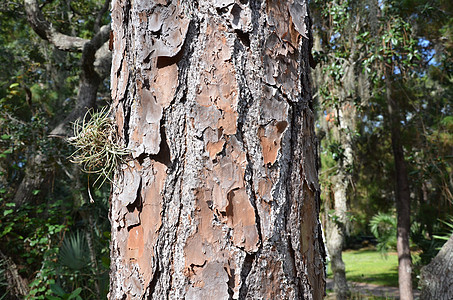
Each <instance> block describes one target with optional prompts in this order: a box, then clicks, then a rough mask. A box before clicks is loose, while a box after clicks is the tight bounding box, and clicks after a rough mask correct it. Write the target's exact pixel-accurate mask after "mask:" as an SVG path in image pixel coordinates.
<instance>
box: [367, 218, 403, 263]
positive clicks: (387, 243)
mask: <svg viewBox="0 0 453 300" xmlns="http://www.w3.org/2000/svg"><path fill="white" fill-rule="evenodd" d="M396 223H397V220H396V217H395V214H394V213H381V212H380V213H377V214H376V215H374V216H373V217H372V218H371V220H370V229H371V233H372V234H373V235H374V236H375V237H376V239H377V241H378V244H377V249H378V250H379V252H381V253H382V254H387V252H388V251H389V250H395V249H396Z"/></svg>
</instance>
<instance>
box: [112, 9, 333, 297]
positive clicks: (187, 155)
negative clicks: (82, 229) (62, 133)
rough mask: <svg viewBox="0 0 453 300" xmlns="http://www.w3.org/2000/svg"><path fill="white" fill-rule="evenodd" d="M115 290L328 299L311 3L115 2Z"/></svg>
mask: <svg viewBox="0 0 453 300" xmlns="http://www.w3.org/2000/svg"><path fill="white" fill-rule="evenodd" d="M112 20H113V21H112V28H113V49H114V50H113V51H114V52H113V63H112V77H111V88H112V97H113V101H114V102H113V108H114V111H115V112H116V113H115V114H116V121H117V125H118V135H119V136H120V138H121V140H122V142H123V143H124V145H125V146H127V147H128V148H129V149H130V150H131V151H132V155H131V158H130V160H129V161H128V162H127V163H125V164H123V165H122V166H120V167H119V169H118V172H117V173H116V175H115V180H114V181H115V183H114V184H113V191H112V201H111V209H110V220H111V224H112V241H111V258H112V259H111V261H112V263H111V273H110V278H111V282H110V294H109V299H144V298H146V299H148V298H153V299H322V298H323V296H324V292H325V274H324V253H323V249H324V246H323V244H322V238H321V231H320V228H319V221H318V212H319V186H318V180H317V170H316V152H315V151H316V137H315V134H314V128H313V122H314V115H313V111H312V107H311V105H312V102H311V88H310V84H309V81H308V75H309V74H308V73H309V64H308V59H309V55H308V53H309V51H310V47H311V46H310V41H309V39H307V37H310V32H309V31H308V28H310V27H309V26H310V24H309V17H308V12H307V9H306V2H304V1H289V2H287V3H286V2H285V3H283V4H281V3H280V4H277V3H276V2H273V1H267V2H265V3H260V2H257V1H233V0H223V1H221V0H217V1H198V2H193V3H192V2H182V3H179V2H176V1H170V0H168V1H163V0H160V1H158V0H156V1H144V0H136V1H127V0H125V1H124V0H123V1H121V0H117V1H113V4H112Z"/></svg>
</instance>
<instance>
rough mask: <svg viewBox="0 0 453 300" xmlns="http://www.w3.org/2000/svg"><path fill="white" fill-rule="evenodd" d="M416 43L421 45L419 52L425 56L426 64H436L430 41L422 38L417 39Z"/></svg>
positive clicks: (434, 52)
mask: <svg viewBox="0 0 453 300" xmlns="http://www.w3.org/2000/svg"><path fill="white" fill-rule="evenodd" d="M418 45H419V46H420V47H421V53H422V55H423V56H425V57H426V61H428V65H430V66H438V65H439V63H438V62H437V61H436V58H435V57H434V55H435V54H436V50H435V49H434V47H432V45H431V43H430V41H428V40H427V39H424V38H419V39H418Z"/></svg>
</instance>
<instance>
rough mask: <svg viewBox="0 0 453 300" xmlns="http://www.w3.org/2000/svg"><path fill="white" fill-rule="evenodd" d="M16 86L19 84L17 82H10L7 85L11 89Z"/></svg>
mask: <svg viewBox="0 0 453 300" xmlns="http://www.w3.org/2000/svg"><path fill="white" fill-rule="evenodd" d="M18 86H19V83H17V82H15V83H13V84H11V85H10V86H9V88H10V89H13V88H15V87H18Z"/></svg>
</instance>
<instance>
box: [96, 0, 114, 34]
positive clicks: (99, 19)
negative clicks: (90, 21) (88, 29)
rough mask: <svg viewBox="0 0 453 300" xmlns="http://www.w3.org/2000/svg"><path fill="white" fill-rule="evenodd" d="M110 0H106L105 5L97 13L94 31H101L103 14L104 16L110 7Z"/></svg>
mask: <svg viewBox="0 0 453 300" xmlns="http://www.w3.org/2000/svg"><path fill="white" fill-rule="evenodd" d="M109 6H110V0H105V2H104V6H102V8H101V10H100V11H99V12H98V13H97V16H96V20H95V21H94V26H93V30H94V32H98V31H99V27H100V26H101V22H102V16H104V14H105V12H106V11H107V10H108V9H109Z"/></svg>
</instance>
